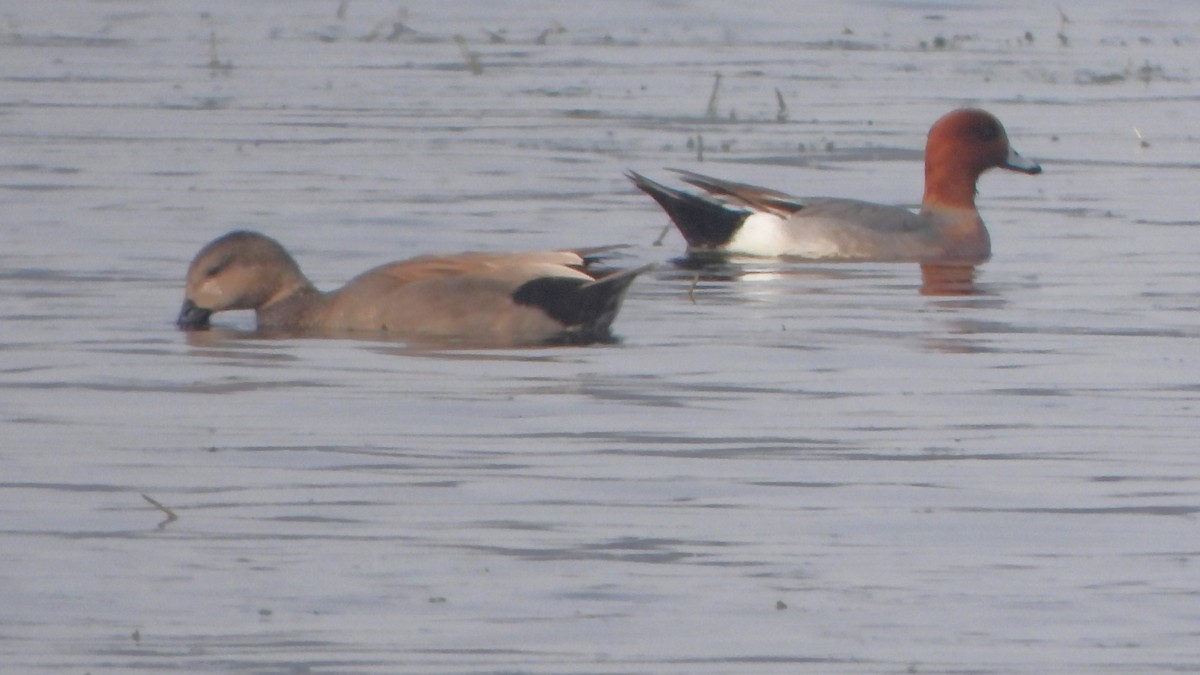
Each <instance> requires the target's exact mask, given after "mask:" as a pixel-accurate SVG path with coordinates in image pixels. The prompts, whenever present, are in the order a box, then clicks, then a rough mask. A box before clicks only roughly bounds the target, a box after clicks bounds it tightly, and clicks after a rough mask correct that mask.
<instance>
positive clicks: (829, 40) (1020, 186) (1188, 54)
mask: <svg viewBox="0 0 1200 675" xmlns="http://www.w3.org/2000/svg"><path fill="white" fill-rule="evenodd" d="M777 4H778V3H766V2H762V3H759V2H750V3H736V4H735V5H729V4H728V3H716V2H710V1H708V0H692V1H680V2H653V3H652V2H645V3H607V4H600V3H583V2H565V3H554V4H549V3H538V2H532V1H530V2H507V3H483V2H478V3H465V2H464V3H432V2H413V3H408V4H407V5H405V9H406V12H407V13H406V14H405V15H404V16H402V17H398V15H397V6H396V5H395V4H393V3H387V2H367V1H366V0H352V1H351V2H349V3H347V4H346V6H345V12H344V14H345V18H343V19H339V18H338V17H337V16H336V12H337V9H338V3H336V2H297V1H295V0H288V1H287V2H284V1H282V0H276V1H271V2H267V1H262V2H255V3H238V2H229V1H217V2H210V3H205V5H204V6H203V7H198V6H196V5H195V4H194V3H188V2H182V1H179V2H174V1H168V0H161V1H156V2H152V3H131V2H105V3H97V2H72V1H69V0H63V1H62V2H57V3H25V2H21V3H18V2H7V3H2V4H0V54H2V55H3V62H4V64H5V65H4V68H3V85H2V88H0V101H2V108H0V119H2V120H3V125H2V126H0V137H2V139H3V145H4V157H3V160H0V203H2V204H3V213H4V224H3V226H2V229H3V233H4V246H3V250H2V251H0V276H2V277H3V282H2V283H0V317H2V322H3V326H4V333H3V336H4V337H3V341H2V343H0V385H2V387H0V419H2V420H3V439H2V441H0V471H2V473H0V514H2V522H3V526H2V529H3V532H2V536H0V594H2V597H3V600H4V602H3V604H4V607H5V609H4V610H3V611H2V612H0V661H2V662H4V663H5V664H6V672H14V673H16V672H20V673H38V672H78V673H84V672H86V673H93V674H98V673H121V672H211V673H293V672H297V673H298V672H311V673H516V672H521V673H751V672H753V673H792V672H813V673H830V672H846V673H897V672H972V673H1010V672H1029V673H1044V672H1063V673H1147V672H1180V671H1184V672H1192V671H1195V670H1196V668H1197V664H1198V663H1200V639H1198V638H1200V610H1197V606H1198V605H1197V595H1198V594H1200V581H1198V579H1200V577H1198V576H1197V572H1196V566H1197V564H1198V556H1200V545H1198V544H1197V541H1198V540H1197V536H1196V532H1197V529H1196V522H1197V513H1198V512H1200V459H1198V458H1197V454H1196V438H1198V437H1200V422H1197V402H1198V400H1200V380H1198V379H1197V368H1196V363H1197V350H1196V342H1197V337H1200V328H1198V326H1197V319H1196V317H1197V309H1198V308H1200V301H1198V300H1197V285H1198V282H1197V276H1196V266H1195V255H1196V251H1197V250H1200V246H1198V244H1200V242H1198V236H1200V235H1198V229H1197V219H1196V216H1195V213H1194V209H1195V205H1194V200H1193V199H1192V198H1191V195H1192V194H1193V193H1194V183H1195V176H1196V169H1197V163H1196V160H1195V157H1196V156H1197V155H1198V154H1200V153H1198V148H1197V146H1198V145H1200V142H1198V141H1197V139H1198V138H1200V130H1198V129H1197V122H1196V115H1195V112H1194V111H1195V109H1196V100H1197V97H1196V95H1195V91H1194V84H1195V82H1194V78H1195V77H1196V70H1197V68H1200V64H1198V63H1197V61H1196V56H1195V54H1196V45H1197V41H1198V40H1200V8H1198V7H1197V6H1195V5H1194V4H1193V3H1190V2H1163V3H1159V4H1158V5H1157V9H1147V8H1146V7H1137V8H1133V7H1129V8H1126V7H1124V6H1123V5H1122V4H1121V3H1115V2H1099V3H1089V4H1086V5H1079V6H1070V5H1063V10H1064V11H1065V12H1066V15H1067V17H1068V19H1069V23H1066V24H1063V23H1061V19H1060V17H1059V14H1058V11H1057V10H1056V9H1055V8H1054V7H1053V6H1051V5H1045V4H1044V3H1033V2H1018V3H1010V4H1007V5H1005V7H1004V8H1002V9H988V8H986V7H976V6H975V5H974V4H973V3H940V2H929V3H922V4H920V5H919V6H913V5H910V4H908V3H895V2H883V1H881V0H874V1H863V2H855V3H845V4H843V5H839V6H838V9H835V10H832V11H830V10H829V8H828V6H827V5H826V4H819V5H818V4H812V5H809V4H807V3H795V4H794V7H792V8H789V9H772V6H774V5H777ZM397 20H400V21H401V22H402V23H403V24H404V26H406V27H408V28H410V29H412V30H415V31H417V33H416V34H404V35H402V36H401V39H399V40H396V41H388V40H385V39H382V37H383V36H385V35H386V34H389V33H392V32H400V33H403V31H397V30H396V26H395V22H396V21H397ZM559 26H561V27H562V28H564V29H565V32H560V31H558V27H559ZM484 31H491V32H492V33H495V34H496V35H497V37H498V38H502V39H503V40H504V41H503V42H496V43H491V42H489V38H488V35H487V33H485V32H484ZM547 31H549V32H547ZM1060 31H1061V32H1062V33H1063V35H1064V36H1065V45H1064V44H1063V40H1061V39H1060V38H1058V37H1056V33H1058V32H1060ZM543 32H547V34H546V38H545V42H546V44H544V45H542V44H537V43H536V38H537V37H538V36H539V35H541V34H542V33H543ZM1026 32H1028V33H1029V36H1028V37H1027V36H1026ZM455 35H461V36H463V37H464V38H465V41H466V43H465V44H466V48H467V50H468V51H470V52H473V53H474V54H476V56H475V59H476V61H477V65H478V67H481V68H482V72H481V73H480V74H478V75H472V74H471V72H470V69H469V66H470V64H469V62H468V60H467V58H466V57H465V56H464V55H463V53H462V51H461V49H460V47H459V46H458V45H457V44H456V43H455V41H454V36H455ZM370 36H376V39H371V40H366V39H364V38H367V37H370ZM1029 37H1031V38H1032V40H1030V39H1029ZM922 43H924V47H922ZM718 72H719V73H721V75H722V77H721V84H720V89H719V91H718V97H717V101H716V106H715V109H716V111H717V115H718V119H709V118H708V117H707V116H706V112H707V109H708V105H709V98H710V94H711V91H712V88H713V81H714V75H715V74H716V73H718ZM776 89H778V90H779V94H780V96H781V97H782V98H783V100H784V101H785V104H786V106H787V115H786V117H787V120H786V121H783V122H780V121H778V120H777V117H778V113H779V106H778V101H777V98H776V94H775V90H776ZM967 104H970V105H979V106H981V107H985V108H987V109H989V110H991V111H992V112H994V113H996V114H997V115H998V116H999V117H1000V119H1001V120H1003V121H1004V123H1005V124H1006V126H1007V127H1008V130H1009V134H1010V136H1011V138H1012V140H1013V144H1014V146H1015V147H1017V148H1018V149H1019V150H1020V151H1021V152H1022V153H1023V154H1024V155H1025V156H1027V157H1030V158H1031V159H1034V160H1036V161H1038V162H1040V163H1041V164H1042V165H1043V166H1044V167H1045V169H1046V172H1045V174H1043V175H1041V176H1037V177H1028V176H1022V175H1016V174H1010V173H1005V172H993V173H990V174H988V175H987V176H985V177H984V180H983V181H982V182H981V186H980V188H981V195H980V200H979V203H980V208H981V210H982V211H983V215H984V218H985V220H986V221H987V222H988V225H989V228H990V230H991V233H992V239H993V249H994V252H995V258H994V259H993V260H992V261H991V262H990V263H988V264H987V265H985V266H983V267H982V268H981V269H980V271H979V274H978V276H977V278H976V283H977V286H978V291H979V292H978V293H977V294H975V295H970V296H965V297H933V296H926V295H922V294H921V293H920V292H919V291H920V273H919V270H917V269H916V267H915V266H907V265H804V264H788V263H777V262H771V261H757V262H754V261H741V262H738V263H735V264H733V265H731V266H729V267H728V268H727V269H725V270H722V271H720V273H715V274H708V275H705V276H704V277H703V278H701V279H699V280H697V279H696V277H695V275H694V273H693V272H692V271H690V270H687V269H683V268H680V267H677V266H675V265H674V264H672V262H671V260H672V259H673V258H675V257H676V256H678V255H679V254H680V252H681V251H682V242H681V240H680V238H679V237H678V235H677V234H675V233H673V232H671V233H668V235H667V236H666V238H665V239H664V241H663V244H662V246H654V245H653V242H654V240H655V239H656V238H657V237H658V235H659V233H660V232H661V229H662V226H663V225H664V224H665V222H666V221H665V218H664V217H663V215H662V214H661V212H660V211H659V209H658V208H657V206H655V205H654V204H653V203H652V202H651V201H650V200H649V199H648V198H646V197H645V196H644V195H642V194H640V193H638V192H637V191H636V190H635V189H634V188H633V187H632V186H631V185H630V184H629V183H628V182H627V181H626V180H625V178H624V177H623V176H622V172H623V171H625V170H627V169H634V170H637V171H639V172H643V173H646V174H648V175H651V176H652V177H665V174H664V173H663V172H662V167H666V166H681V167H685V168H692V169H697V170H700V171H703V172H705V173H711V174H714V175H718V176H722V177H727V178H731V179H734V180H742V181H746V182H751V183H760V184H765V185H770V186H774V187H778V188H781V189H787V190H790V191H793V192H796V193H798V194H813V195H834V196H859V197H865V198H870V199H874V200H878V201H884V202H890V203H907V204H912V203H913V202H914V201H916V200H917V199H918V198H919V196H920V194H921V179H922V176H921V170H920V149H921V147H922V145H923V142H924V134H925V132H926V130H927V128H928V126H929V124H930V123H931V122H932V121H933V120H934V119H936V118H937V117H938V116H940V115H941V114H942V113H944V112H946V111H947V110H950V109H952V108H954V107H957V106H961V105H967ZM1135 127H1136V129H1137V131H1136V132H1135ZM1138 134H1141V139H1139V137H1138ZM1143 141H1144V142H1143ZM700 145H702V147H703V159H704V161H703V162H699V161H697V160H698V154H699V153H700V150H699V147H698V146H700ZM234 228H254V229H258V230H261V231H264V232H266V233H267V234H270V235H272V236H275V237H277V238H279V239H280V240H281V241H283V242H284V243H285V244H286V245H288V246H289V247H290V248H291V249H292V250H293V252H294V254H295V255H296V257H297V258H298V260H299V261H300V263H301V265H302V266H303V267H304V269H305V270H306V272H308V273H309V275H310V276H311V277H312V278H313V280H314V281H315V282H316V283H317V284H318V285H319V286H321V287H324V288H330V287H334V286H336V285H338V284H340V283H342V282H343V281H345V280H346V279H348V278H349V277H351V276H353V275H354V274H355V273H357V272H359V271H362V270H364V269H366V268H368V267H371V266H373V265H376V264H378V263H381V262H385V261H387V260H390V259H395V258H401V257H406V256H409V255H415V254H420V253H428V252H436V251H456V250H463V249H469V248H470V249H482V250H501V249H522V248H542V247H553V246H580V245H600V244H611V243H628V244H631V247H630V248H629V249H627V250H626V251H625V252H624V257H625V258H627V260H628V262H629V263H631V264H632V263H635V262H641V261H649V262H659V263H660V266H659V268H658V269H657V271H656V272H655V273H653V274H651V275H647V276H646V277H645V278H643V279H639V281H638V282H637V283H636V284H635V286H634V288H633V291H632V292H631V295H630V297H629V299H628V301H627V303H626V306H625V309H624V311H623V313H622V315H621V317H619V319H618V321H617V323H616V326H615V329H616V332H617V333H619V334H620V335H621V336H622V337H623V342H622V343H621V344H619V345H611V346H596V347H587V348H571V349H568V348H555V349H532V350H516V351H451V352H438V351H425V350H414V349H410V348H407V347H405V346H404V345H402V344H395V343H386V342H377V341H370V340H366V341H353V340H344V341H341V340H285V341H272V340H253V339H241V338H238V337H236V335H232V334H230V333H228V332H222V331H214V333H212V334H205V335H195V336H188V335H185V334H182V333H179V332H177V331H176V330H174V329H173V326H172V324H171V321H172V319H173V318H174V315H175V313H176V312H177V310H178V306H179V303H180V301H181V299H182V277H183V273H184V270H185V268H186V265H187V263H188V261H189V260H190V259H191V257H192V255H194V253H195V252H196V251H197V250H198V249H199V247H200V246H202V245H203V244H204V243H205V242H207V241H209V240H210V239H212V238H213V237H215V236H218V235H220V234H222V233H224V232H226V231H228V230H230V229H234ZM219 323H223V324H224V325H225V326H226V327H229V328H233V329H244V328H247V327H249V326H250V325H252V317H249V316H245V315H237V314H233V315H228V316H223V317H222V318H221V319H220V320H219ZM143 495H145V497H149V499H150V500H153V502H157V503H158V504H160V505H161V506H162V509H160V508H158V507H157V506H155V505H154V503H153V502H152V501H148V500H147V499H146V498H144V497H143ZM168 512H169V513H170V514H171V516H170V517H169V516H168ZM172 517H173V518H174V519H172Z"/></svg>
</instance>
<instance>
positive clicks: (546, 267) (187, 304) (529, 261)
mask: <svg viewBox="0 0 1200 675" xmlns="http://www.w3.org/2000/svg"><path fill="white" fill-rule="evenodd" d="M602 250H605V249H582V250H579V251H568V250H562V251H529V252H516V253H483V252H472V253H457V254H450V255H425V256H420V257H416V258H411V259H408V260H402V261H398V262H391V263H387V264H384V265H380V266H378V267H375V268H373V269H370V270H367V271H366V272H363V273H362V274H360V275H358V276H357V277H354V278H353V279H351V280H350V281H349V282H348V283H346V285H345V286H343V287H341V288H340V289H337V290H334V291H329V292H322V291H319V290H318V289H317V288H316V287H315V286H314V285H313V283H312V282H311V281H309V280H308V278H307V277H306V276H305V275H304V273H303V272H302V271H301V270H300V266H299V265H298V264H297V263H296V260H295V259H294V258H293V257H292V255H291V254H290V253H288V251H287V249H285V248H284V247H283V245H282V244H280V243H279V242H278V241H276V240H275V239H273V238H271V237H268V236H266V235H264V234H261V233H259V232H253V231H248V230H237V231H233V232H230V233H228V234H225V235H223V236H221V237H218V238H217V239H215V240H213V241H212V242H210V243H209V244H207V245H205V246H204V247H203V248H202V249H201V250H200V252H199V253H197V254H196V256H195V258H194V259H193V260H192V262H191V264H190V265H189V267H188V271H187V277H186V282H185V292H184V301H183V307H182V308H181V309H180V312H179V316H178V318H177V319H176V324H177V325H178V327H179V328H181V329H183V330H188V331H197V330H204V329H207V328H209V327H210V326H211V324H210V319H211V317H212V315H213V314H216V313H217V312H223V311H226V310H239V309H241V310H254V313H255V320H256V329H257V331H258V332H259V333H264V334H280V333H283V334H290V335H295V334H301V335H314V336H320V337H327V336H333V337H339V336H350V335H353V336H358V337H362V336H377V337H387V338H399V339H402V340H406V341H413V342H419V343H430V342H436V343H448V344H461V345H470V346H485V347H488V346H495V347H507V346H531V345H543V344H588V343H593V342H609V341H612V340H613V336H612V334H611V332H610V327H611V325H612V323H613V321H614V320H615V319H616V316H617V312H618V311H619V310H620V307H621V303H622V300H623V299H624V297H625V294H626V292H627V291H628V289H629V287H630V285H631V284H632V283H633V281H634V279H635V278H636V277H637V276H638V275H639V274H640V273H642V272H644V271H645V270H646V269H649V267H651V266H650V265H647V266H643V267H636V268H629V269H623V270H616V271H611V272H610V273H607V274H598V273H596V272H594V271H593V270H592V268H593V267H594V263H595V261H596V256H595V253H596V252H597V251H602Z"/></svg>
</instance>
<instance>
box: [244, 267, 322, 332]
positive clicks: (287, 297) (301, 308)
mask: <svg viewBox="0 0 1200 675" xmlns="http://www.w3.org/2000/svg"><path fill="white" fill-rule="evenodd" d="M323 297H324V294H322V293H321V292H320V291H318V290H317V289H316V287H314V286H313V285H312V284H311V283H310V282H309V281H308V279H305V278H304V277H300V278H299V279H296V280H295V281H294V282H293V283H291V284H289V285H287V286H285V287H283V288H282V289H281V290H280V291H279V292H278V293H276V294H275V295H274V296H273V297H272V298H271V299H270V300H268V301H267V302H266V303H264V304H263V305H262V306H261V307H259V308H258V310H257V311H256V312H255V317H256V320H257V322H258V327H259V328H295V327H298V326H302V325H304V323H305V317H307V316H308V315H309V313H311V312H312V310H313V309H314V308H315V307H317V306H319V305H320V303H321V301H322V299H323Z"/></svg>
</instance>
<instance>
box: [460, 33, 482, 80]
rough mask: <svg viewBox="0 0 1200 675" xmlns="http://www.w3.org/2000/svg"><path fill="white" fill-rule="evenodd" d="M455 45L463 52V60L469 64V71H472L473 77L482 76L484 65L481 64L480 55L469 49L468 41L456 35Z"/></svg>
mask: <svg viewBox="0 0 1200 675" xmlns="http://www.w3.org/2000/svg"><path fill="white" fill-rule="evenodd" d="M454 44H456V45H458V50H459V51H460V52H462V56H463V60H464V61H466V62H467V70H469V71H471V74H472V75H482V74H483V64H481V63H480V62H479V55H478V54H476V53H475V52H473V51H471V50H470V48H468V47H467V39H466V38H465V37H463V36H461V35H455V36H454Z"/></svg>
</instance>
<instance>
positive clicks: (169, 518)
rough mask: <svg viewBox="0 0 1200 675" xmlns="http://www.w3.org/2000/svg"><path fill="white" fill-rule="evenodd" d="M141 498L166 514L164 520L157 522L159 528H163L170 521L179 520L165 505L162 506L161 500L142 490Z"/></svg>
mask: <svg viewBox="0 0 1200 675" xmlns="http://www.w3.org/2000/svg"><path fill="white" fill-rule="evenodd" d="M142 499H145V500H146V501H147V502H149V503H150V505H151V506H153V507H154V508H156V509H158V510H159V511H162V512H163V513H165V514H167V518H166V520H164V521H162V522H161V523H159V524H158V526H157V528H158V529H160V530H161V529H163V528H165V527H166V526H167V525H170V524H171V523H173V522H175V521H176V520H179V516H177V515H175V512H174V511H172V510H171V509H170V508H168V507H167V506H164V505H163V503H162V502H160V501H158V500H157V499H155V498H154V497H151V496H150V495H148V494H146V493H145V492H143V493H142Z"/></svg>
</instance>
